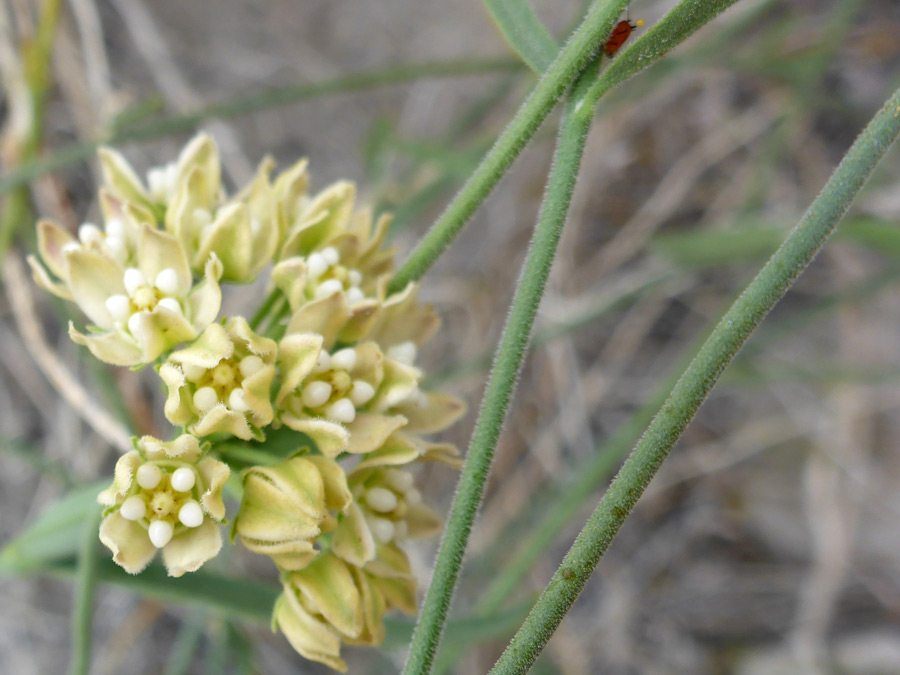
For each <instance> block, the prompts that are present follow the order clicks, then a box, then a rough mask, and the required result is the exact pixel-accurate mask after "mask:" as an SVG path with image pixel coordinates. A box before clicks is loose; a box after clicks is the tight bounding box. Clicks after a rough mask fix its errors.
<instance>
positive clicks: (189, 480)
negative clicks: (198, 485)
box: [170, 466, 197, 492]
mask: <svg viewBox="0 0 900 675" xmlns="http://www.w3.org/2000/svg"><path fill="white" fill-rule="evenodd" d="M170 480H171V482H172V489H174V490H177V491H178V492H187V491H188V490H190V489H191V488H192V487H194V483H195V482H196V480H197V479H196V476H195V475H194V472H193V471H192V470H191V469H189V468H187V467H186V466H183V467H181V468H179V469H175V472H174V473H173V474H172V478H171V479H170Z"/></svg>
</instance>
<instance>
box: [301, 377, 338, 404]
mask: <svg viewBox="0 0 900 675" xmlns="http://www.w3.org/2000/svg"><path fill="white" fill-rule="evenodd" d="M300 397H301V398H302V399H303V405H305V406H306V407H307V408H318V407H319V406H320V405H325V404H326V403H328V399H329V398H331V385H330V384H328V383H327V382H319V381H317V382H310V383H309V384H308V385H306V386H305V387H303V393H302V394H301V395H300Z"/></svg>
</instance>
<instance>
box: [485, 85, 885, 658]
mask: <svg viewBox="0 0 900 675" xmlns="http://www.w3.org/2000/svg"><path fill="white" fill-rule="evenodd" d="M898 135H900V89H898V90H897V91H896V92H894V94H893V96H891V98H889V99H888V101H887V102H886V103H885V105H884V107H883V108H882V109H881V110H880V111H879V112H878V113H877V114H876V115H875V117H874V118H873V119H872V121H871V122H870V123H869V125H868V126H867V127H866V128H865V129H864V130H863V132H862V133H861V134H860V136H859V138H857V139H856V141H855V142H854V143H853V146H852V147H851V148H850V150H849V151H848V152H847V155H846V156H845V157H844V159H843V160H842V161H841V163H840V165H839V166H838V167H837V169H836V170H835V172H834V173H833V174H832V176H831V178H830V179H829V180H828V183H827V184H826V185H825V188H824V189H823V190H822V192H821V193H820V194H819V196H818V197H817V198H816V199H815V201H814V202H813V203H812V205H810V207H809V209H808V210H807V212H806V213H805V214H804V216H803V218H802V219H801V220H800V222H799V223H798V224H797V226H796V227H795V228H794V230H793V231H792V232H791V233H790V235H788V237H787V239H786V240H785V242H784V243H783V244H782V245H781V247H780V248H779V249H778V251H776V252H775V254H774V255H773V256H772V258H771V259H770V260H769V262H767V263H766V265H765V266H764V267H763V268H762V270H760V272H759V274H757V276H756V277H755V278H754V279H753V281H751V282H750V284H749V285H748V286H747V288H746V289H745V290H744V292H743V293H742V294H741V296H740V297H739V298H738V299H737V300H736V301H735V302H734V304H733V305H732V306H731V308H730V309H729V310H728V312H726V313H725V316H724V317H722V320H721V321H720V322H719V323H718V324H717V325H716V327H715V328H714V329H713V331H712V333H711V334H710V337H709V338H708V339H707V340H706V342H705V343H704V344H703V346H702V347H701V348H700V350H699V352H698V353H697V356H696V357H695V358H694V360H693V361H692V362H691V364H690V365H689V366H688V367H687V369H686V370H685V372H684V373H683V374H682V376H681V378H680V379H679V380H678V382H677V383H676V385H675V387H674V388H673V389H672V392H671V393H670V395H669V397H668V398H667V399H666V402H665V403H664V404H663V405H662V407H661V408H660V411H659V412H658V413H657V415H656V417H655V418H654V419H653V421H652V422H651V423H650V425H649V426H648V427H647V430H646V431H645V432H644V434H643V435H642V436H641V438H640V440H639V441H638V443H637V445H636V446H635V448H634V450H633V451H632V453H631V455H630V456H629V458H628V459H627V460H626V462H625V464H624V465H623V466H622V469H621V470H620V471H619V473H618V475H617V476H616V478H615V479H614V480H613V482H612V483H611V484H610V486H609V489H608V490H607V491H606V494H605V495H604V496H603V499H601V500H600V503H599V504H598V506H597V508H596V509H595V511H594V513H593V514H592V515H591V517H590V519H589V520H588V522H587V524H586V525H585V527H584V528H583V529H582V531H581V532H580V533H579V535H578V537H577V538H576V540H575V543H574V544H573V545H572V547H571V548H570V549H569V552H568V553H567V554H566V556H565V558H564V559H563V561H562V564H561V565H560V567H559V570H558V571H557V572H556V574H554V576H553V579H552V580H551V581H550V583H549V584H548V586H547V588H546V589H545V590H544V592H543V593H542V594H541V597H540V598H539V599H538V601H537V603H535V606H534V607H533V608H532V611H531V613H530V614H529V615H528V618H527V619H526V620H525V622H524V623H523V624H522V627H521V628H520V629H519V631H518V632H517V633H516V635H515V636H514V637H513V639H512V640H511V641H510V643H509V645H508V646H507V648H506V650H505V651H504V652H503V654H502V655H501V657H500V659H499V660H498V661H497V664H496V665H495V666H494V668H493V670H492V671H491V672H492V673H495V674H497V675H500V674H503V675H508V674H510V673H524V672H526V671H527V670H528V668H529V667H530V666H531V665H532V664H533V663H534V661H535V659H536V658H537V657H538V655H539V654H540V653H541V651H542V650H543V649H544V646H545V645H546V644H547V641H548V640H549V639H550V637H551V636H552V635H553V633H554V631H555V630H556V628H557V626H559V623H560V621H562V619H563V617H564V616H565V615H566V613H567V612H568V610H569V608H570V607H571V606H572V604H573V603H574V602H575V599H576V598H577V597H578V595H579V594H580V593H581V590H582V589H583V588H584V585H585V584H586V583H587V581H588V579H589V578H590V576H591V574H592V573H593V571H594V568H595V567H596V566H597V563H598V562H599V561H600V558H601V557H602V556H603V554H604V553H605V552H606V550H607V549H608V548H609V546H610V544H611V543H612V541H613V539H614V538H615V536H616V534H617V533H618V531H619V529H620V528H621V527H622V524H623V523H624V522H625V519H626V518H627V517H628V515H629V514H630V513H631V510H632V509H633V508H634V505H635V504H636V503H637V501H638V499H639V498H640V497H641V495H642V494H643V492H644V490H645V489H646V488H647V486H648V485H649V483H650V481H651V480H652V479H653V477H654V476H655V475H656V472H657V471H658V470H659V468H660V466H661V465H662V463H663V461H664V460H665V459H666V457H667V456H668V454H669V452H670V451H671V450H672V448H673V446H674V445H675V443H676V442H677V441H678V439H679V438H680V437H681V434H682V433H683V432H684V430H685V428H686V427H687V426H688V424H689V423H690V422H691V420H692V419H693V418H694V415H696V413H697V410H698V409H699V408H700V406H701V405H702V404H703V401H705V400H706V397H707V396H708V395H709V393H710V391H711V390H712V388H713V387H714V386H715V384H716V382H717V381H718V379H719V377H720V376H721V374H722V372H723V371H724V370H725V368H726V367H727V366H728V364H729V363H730V362H731V360H732V359H733V358H734V356H735V355H736V354H737V352H738V351H739V350H740V348H741V347H742V346H743V345H744V343H745V342H746V341H747V340H748V339H749V337H750V335H751V334H752V333H753V332H754V331H755V330H756V328H757V326H759V324H760V323H761V322H762V320H763V319H764V318H765V316H766V315H767V314H768V313H769V312H770V311H771V309H772V308H773V307H774V306H775V304H776V303H777V302H778V301H779V300H781V298H782V297H784V294H785V293H787V291H788V289H790V287H791V286H792V285H793V284H794V282H795V281H796V280H797V278H798V277H799V276H800V274H801V273H802V272H803V270H805V269H806V267H807V266H808V265H809V264H810V263H811V262H812V261H813V259H814V258H815V257H816V255H817V254H818V253H819V251H820V250H821V249H822V247H823V246H824V245H825V242H826V241H827V240H828V238H829V236H830V235H831V234H832V232H833V231H834V229H835V228H836V227H837V224H838V222H839V221H840V219H841V218H842V217H843V216H844V214H845V213H846V212H847V210H848V209H849V208H850V205H851V204H852V203H853V200H854V199H855V198H856V196H857V195H858V194H859V191H860V190H861V189H862V187H863V185H864V184H865V182H866V181H867V180H868V178H869V176H870V175H871V174H872V171H873V170H874V169H875V167H876V166H877V165H878V163H879V162H880V161H881V159H882V158H883V157H884V155H885V153H886V152H887V150H888V148H889V147H890V146H891V144H892V143H893V142H894V141H895V140H896V139H897V136H898Z"/></svg>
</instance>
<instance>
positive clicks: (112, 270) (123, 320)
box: [30, 199, 222, 366]
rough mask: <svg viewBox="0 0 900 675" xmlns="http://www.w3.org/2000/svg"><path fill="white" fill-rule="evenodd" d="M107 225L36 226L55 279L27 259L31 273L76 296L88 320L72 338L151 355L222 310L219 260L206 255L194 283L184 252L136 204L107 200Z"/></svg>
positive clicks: (124, 356)
mask: <svg viewBox="0 0 900 675" xmlns="http://www.w3.org/2000/svg"><path fill="white" fill-rule="evenodd" d="M106 208H107V212H108V213H113V214H115V215H110V216H109V217H108V219H107V223H106V229H105V231H104V232H101V231H100V230H99V228H97V227H95V226H93V225H90V224H86V225H82V227H81V230H80V231H79V240H75V239H74V238H73V237H71V236H70V235H68V234H67V233H66V232H65V231H64V230H62V229H61V228H59V227H58V226H56V225H53V224H52V223H49V222H46V221H44V222H41V223H40V224H39V226H38V233H39V242H40V249H41V256H42V258H43V260H44V262H45V263H46V264H47V267H49V268H50V270H51V271H52V272H53V273H54V274H55V275H56V276H57V277H58V278H59V279H60V281H59V282H54V281H52V280H51V279H50V277H49V275H48V274H47V273H46V271H44V270H43V268H41V267H40V265H39V264H38V263H37V262H36V261H35V260H34V259H32V260H31V261H30V262H31V266H32V269H33V270H34V273H35V274H34V276H35V280H36V281H37V283H38V284H40V285H41V286H43V287H44V288H46V289H48V290H50V291H51V292H53V293H54V294H56V295H57V296H60V297H63V298H66V299H71V300H73V301H74V302H75V303H76V304H77V305H78V306H79V307H80V308H81V310H82V311H83V312H84V313H85V314H86V315H87V316H88V318H89V319H90V320H91V322H92V324H93V325H92V326H90V327H89V331H90V332H89V333H88V334H83V333H80V332H79V331H77V330H75V329H74V327H72V326H71V325H70V328H69V335H70V336H71V337H72V339H73V340H74V341H75V342H77V343H79V344H83V345H86V346H87V347H88V348H89V349H90V350H91V352H92V353H93V354H94V355H95V356H96V357H97V358H98V359H100V360H101V361H105V362H107V363H112V364H114V365H120V366H139V365H144V364H146V363H151V362H152V361H154V360H155V359H156V358H157V357H158V356H159V355H160V354H162V353H163V352H165V351H168V350H169V349H171V348H172V347H174V346H175V345H177V344H179V343H182V342H188V341H190V340H193V339H195V338H196V337H197V336H198V335H199V334H200V332H201V331H202V330H203V329H204V328H206V327H207V326H208V325H209V324H210V323H211V322H212V321H213V320H214V319H215V317H216V315H217V314H218V312H219V305H220V303H221V300H222V295H221V291H220V289H219V284H218V280H219V277H220V275H221V265H220V263H219V262H218V260H216V258H215V257H211V258H210V259H209V262H208V263H207V265H206V269H205V274H204V278H203V279H202V280H201V281H199V282H198V283H194V280H193V278H192V276H191V271H190V268H189V267H188V264H187V259H186V258H185V255H184V252H183V251H182V250H181V247H180V246H179V245H178V242H177V241H176V240H175V239H174V238H173V237H172V236H171V235H169V234H166V233H165V232H162V231H160V230H157V229H155V228H154V227H153V226H151V225H149V224H147V223H143V224H141V225H139V224H138V223H137V221H136V218H137V215H136V214H139V211H136V210H135V209H133V208H132V207H131V206H129V205H126V204H123V203H121V202H117V201H116V200H114V199H108V200H107V207H106Z"/></svg>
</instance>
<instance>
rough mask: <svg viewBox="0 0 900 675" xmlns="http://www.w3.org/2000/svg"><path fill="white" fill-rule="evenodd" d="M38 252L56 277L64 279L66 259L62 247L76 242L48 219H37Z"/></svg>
mask: <svg viewBox="0 0 900 675" xmlns="http://www.w3.org/2000/svg"><path fill="white" fill-rule="evenodd" d="M37 235H38V252H40V254H41V259H42V260H43V261H44V263H45V264H46V265H47V267H49V268H50V271H51V272H53V274H55V275H56V276H57V277H58V278H60V279H66V273H67V272H66V259H65V255H63V248H64V247H65V245H66V244H71V243H73V242H76V239H75V237H73V236H72V235H71V234H69V233H68V232H67V231H66V230H64V229H63V228H61V227H60V226H59V225H57V224H56V223H54V222H53V221H50V220H39V221H38V224H37Z"/></svg>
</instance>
